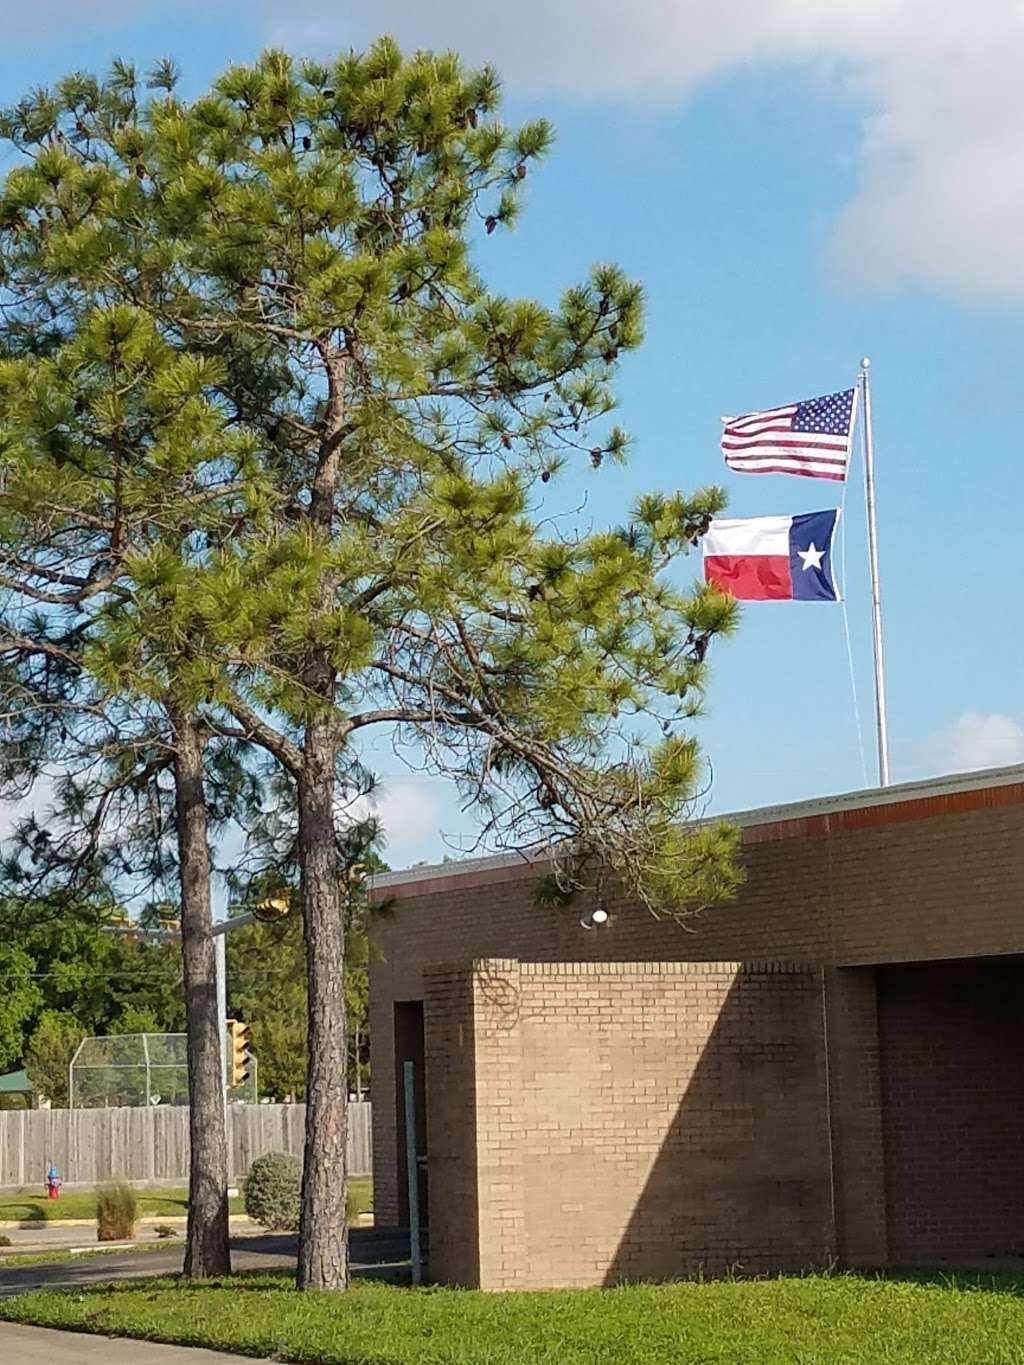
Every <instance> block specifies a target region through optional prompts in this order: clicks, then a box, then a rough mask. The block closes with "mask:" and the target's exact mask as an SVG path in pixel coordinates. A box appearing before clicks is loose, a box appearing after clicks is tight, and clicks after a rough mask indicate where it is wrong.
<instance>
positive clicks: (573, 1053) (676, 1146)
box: [427, 961, 834, 1289]
mask: <svg viewBox="0 0 1024 1365" xmlns="http://www.w3.org/2000/svg"><path fill="white" fill-rule="evenodd" d="M468 975H469V974H468V973H462V974H458V973H455V974H453V973H452V971H451V970H450V969H445V970H444V971H443V972H441V973H434V972H431V973H429V974H428V992H427V1038H428V1044H427V1053H428V1090H429V1093H430V1109H431V1113H432V1114H435V1113H436V1114H437V1115H438V1117H437V1118H436V1119H435V1118H432V1119H431V1127H430V1171H431V1193H430V1210H431V1214H430V1216H431V1237H430V1243H431V1273H432V1275H433V1276H434V1278H436V1279H439V1280H442V1281H446V1282H451V1283H461V1284H480V1285H481V1286H482V1287H484V1288H489V1289H499V1288H533V1287H550V1286H555V1285H570V1286H587V1285H599V1284H609V1283H614V1282H616V1281H618V1280H622V1279H657V1278H666V1277H671V1276H677V1275H682V1274H691V1273H694V1272H696V1271H698V1270H700V1269H702V1268H703V1269H706V1270H708V1271H711V1272H714V1271H720V1270H723V1269H725V1268H727V1267H730V1266H740V1267H742V1268H743V1269H744V1270H747V1271H759V1270H768V1269H772V1270H778V1269H785V1268H792V1269H801V1268H804V1267H806V1266H808V1265H811V1264H822V1263H823V1262H825V1261H827V1260H828V1259H829V1257H830V1256H831V1255H832V1254H833V1253H834V1239H833V1234H832V1213H831V1193H830V1183H829V1158H828V1146H829V1137H828V1124H827V1109H826V1103H825V1093H826V1084H825V1063H824V1041H823V1029H822V996H821V977H820V973H817V972H813V971H809V970H806V969H799V968H798V969H789V968H782V967H774V966H765V967H746V968H744V967H739V966H737V965H735V964H731V963H713V964H681V963H668V964H655V963H627V964H593V963H586V964H579V963H559V964H551V963H523V964H519V963H516V962H510V961H493V962H486V963H478V964H476V969H475V970H474V971H473V973H472V983H473V985H472V993H473V1002H474V1010H473V1013H474V1019H473V1022H472V1029H471V1030H470V1027H469V1026H468V1025H467V1023H466V1021H465V1011H466V999H467V993H466V982H467V978H468ZM435 1010H436V1012H437V1019H436V1024H435V1023H434V1022H432V1017H431V1016H432V1013H433V1012H434V1011H435ZM470 1035H472V1043H470V1041H469V1040H470ZM467 1050H471V1051H472V1052H473V1053H474V1057H475V1065H473V1066H472V1067H471V1066H470V1065H469V1064H468V1058H467ZM456 1072H457V1075H456V1074H454V1073H456ZM471 1074H472V1079H470V1077H471ZM440 1086H443V1089H440V1088H439V1087H440ZM470 1091H472V1103H471V1106H470V1107H471V1108H472V1117H471V1118H470V1117H469V1115H468V1112H467V1103H466V1097H467V1095H468V1094H469V1093H470ZM470 1134H471V1135H472V1136H470ZM435 1144H437V1145H435ZM471 1149H473V1150H471ZM474 1152H475V1176H476V1189H475V1191H471V1190H470V1189H469V1188H468V1186H467V1171H470V1172H472V1171H473V1169H474ZM474 1252H475V1254H474ZM474 1262H475V1264H474ZM474 1270H476V1272H477V1275H476V1277H475V1278H474V1277H473V1272H474Z"/></svg>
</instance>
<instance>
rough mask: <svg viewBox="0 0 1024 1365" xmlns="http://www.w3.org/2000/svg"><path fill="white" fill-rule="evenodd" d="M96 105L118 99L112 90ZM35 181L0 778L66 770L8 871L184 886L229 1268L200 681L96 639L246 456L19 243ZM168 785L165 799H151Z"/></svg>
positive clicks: (14, 318)
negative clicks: (153, 552) (47, 818)
mask: <svg viewBox="0 0 1024 1365" xmlns="http://www.w3.org/2000/svg"><path fill="white" fill-rule="evenodd" d="M105 98H106V99H107V100H108V101H113V102H114V107H117V106H118V103H119V100H120V96H119V95H118V94H117V92H116V91H115V92H110V91H108V92H107V93H106V95H105ZM55 145H59V144H55ZM46 167H47V160H46V156H45V155H41V156H40V157H38V158H37V160H36V163H35V165H34V167H33V168H32V169H31V170H26V171H25V172H24V174H23V175H21V178H20V179H19V173H15V174H13V175H12V176H11V177H9V179H8V182H7V184H6V185H5V187H4V188H5V193H4V198H3V200H2V203H0V220H6V226H7V231H6V233H2V234H0V269H2V271H3V277H4V280H5V282H6V295H7V303H6V309H5V315H4V327H3V331H2V336H0V340H2V343H3V351H4V352H5V353H6V354H5V356H4V358H3V359H2V360H0V404H2V411H3V417H2V419H0V473H2V477H3V484H4V492H3V499H2V503H0V583H2V585H3V587H4V588H5V589H6V592H5V595H4V599H3V604H2V607H0V664H2V675H0V693H2V695H3V697H4V700H5V703H6V705H5V714H6V716H7V723H8V738H9V741H10V742H9V744H8V746H7V748H6V749H5V752H4V755H3V762H2V770H3V777H4V778H5V779H6V781H7V782H11V781H17V780H19V779H21V778H23V777H24V776H25V775H26V774H27V775H29V776H32V775H38V772H39V771H40V769H41V767H42V766H43V765H44V764H45V763H46V762H47V761H49V762H50V763H51V764H54V765H55V766H56V767H57V768H58V769H61V770H62V773H63V775H62V778H61V781H60V782H59V784H58V787H57V798H56V803H55V804H56V806H57V808H58V810H57V815H56V818H55V820H54V821H52V822H48V823H47V824H46V825H43V824H40V822H39V821H38V820H36V819H34V818H29V819H28V820H26V821H25V822H24V823H23V827H22V830H21V832H20V840H21V845H22V852H23V854H24V855H25V857H24V858H23V859H21V860H19V859H17V858H15V859H14V860H12V861H11V863H10V864H9V866H8V869H7V871H8V884H9V885H14V886H15V887H17V888H18V889H20V891H21V892H22V894H27V895H28V896H29V897H32V896H34V895H38V894H39V893H40V892H42V891H43V890H44V889H52V888H53V887H55V886H60V887H61V888H63V889H64V890H65V891H75V892H76V893H78V894H80V895H84V896H86V897H90V896H94V895H96V894H97V893H102V892H103V891H104V890H105V891H106V893H107V896H108V901H109V903H114V902H116V901H117V900H118V899H119V898H120V895H121V893H122V891H123V886H122V883H123V882H124V881H125V880H129V879H131V878H133V877H135V876H137V875H139V874H141V875H142V876H143V877H144V878H148V879H149V880H150V881H151V882H152V883H161V882H163V881H165V879H166V877H167V876H168V874H169V873H170V872H171V870H172V869H173V870H174V871H175V873H176V875H177V877H178V879H179V880H180V887H181V897H180V899H181V917H182V928H183V933H182V960H183V970H184V986H185V995H186V1001H187V1022H188V1040H189V1081H190V1096H191V1103H190V1139H191V1153H192V1169H191V1177H190V1187H191V1198H190V1203H189V1227H188V1235H187V1242H186V1257H185V1268H186V1273H188V1274H191V1275H197V1276H201V1275H207V1274H223V1273H226V1271H227V1270H228V1269H229V1268H230V1259H229V1244H228V1222H227V1146H226V1138H225V1128H224V1122H225V1120H224V1112H223V1097H222V1080H221V1076H222V1070H221V1047H222V1043H221V1034H222V1025H221V1021H220V1020H219V1018H218V1013H217V995H216V988H215V969H214V951H213V941H212V938H211V934H210V929H211V925H212V914H211V902H210V852H209V843H208V826H209V820H208V812H207V796H206V791H205V787H204V749H205V747H206V746H207V745H208V744H209V742H210V741H211V739H212V738H213V736H212V735H211V733H210V731H209V730H208V728H207V727H205V726H204V724H203V720H202V717H201V716H200V714H199V712H198V699H199V697H200V696H201V695H202V694H203V692H204V687H203V686H202V685H201V686H200V687H199V689H198V691H197V687H196V680H195V676H194V675H195V668H196V665H195V662H194V660H193V659H192V658H191V657H190V654H189V650H188V642H187V640H181V641H179V648H178V651H177V653H176V654H175V655H166V654H163V653H159V654H157V655H154V654H153V653H152V652H151V651H150V650H149V649H148V646H147V642H146V640H145V639H144V638H142V637H141V636H139V635H137V634H136V635H133V634H131V632H130V631H126V630H124V629H123V628H122V629H120V630H119V631H118V632H116V634H115V635H114V636H113V637H110V638H108V636H107V635H105V634H104V630H103V626H104V621H105V619H106V613H107V612H109V610H110V607H111V604H113V603H118V602H124V601H125V600H130V597H131V593H132V590H133V589H132V580H131V565H132V562H133V557H137V556H138V555H140V554H144V553H145V552H146V550H147V548H148V547H149V546H150V545H151V544H153V543H154V542H159V543H161V544H162V545H164V546H166V547H170V546H176V547H177V549H178V552H179V553H180V554H182V555H184V554H185V553H186V547H191V546H197V547H198V546H201V545H202V544H203V543H204V541H205V540H206V539H207V538H208V537H210V536H215V535H218V534H223V531H224V527H225V525H228V526H230V525H231V524H233V522H234V519H235V518H236V517H237V515H238V509H239V506H240V505H244V497H243V494H242V493H241V491H240V490H241V489H242V487H243V483H244V478H245V473H246V464H247V459H248V455H249V445H248V443H247V441H246V439H245V438H244V437H239V436H237V435H236V434H234V433H232V432H230V431H229V430H227V424H226V421H225V418H224V416H223V414H222V413H221V412H220V410H219V409H218V408H217V406H216V405H214V404H212V403H211V402H210V401H209V400H208V399H207V398H206V397H205V396H204V395H205V393H206V391H207V390H208V389H209V388H210V387H211V380H212V378H213V374H212V370H211V366H215V362H214V361H211V360H206V359H203V358H199V357H194V356H191V355H188V354H184V353H182V352H181V351H180V350H175V348H174V347H173V346H172V345H170V344H169V342H168V341H167V340H166V339H165V338H162V337H161V336H160V334H159V330H158V328H157V326H156V325H155V323H154V320H153V319H152V317H150V316H149V315H148V314H147V313H145V312H143V311H141V310H139V309H137V308H134V307H133V306H131V304H127V303H116V302H115V303H111V302H109V301H108V300H107V299H105V298H104V297H103V295H102V292H101V291H98V290H95V289H92V290H91V289H88V288H81V289H76V288H71V289H66V290H62V287H61V282H60V280H59V276H55V275H54V272H53V268H52V263H51V262H50V260H49V257H48V252H49V250H50V248H51V247H52V246H53V245H54V237H56V234H54V237H51V236H50V234H49V231H48V230H47V231H42V230H41V237H40V239H39V241H37V242H36V244H35V246H34V247H28V248H26V246H25V240H24V237H23V234H22V233H21V232H20V231H19V230H17V227H16V222H17V219H16V220H15V223H14V224H12V223H11V221H10V220H11V217H12V212H14V211H12V207H11V206H12V203H14V202H16V201H17V199H18V196H19V194H20V193H21V192H23V191H24V189H25V188H26V186H28V185H31V184H32V183H33V180H34V178H35V177H38V178H39V181H38V183H39V184H40V185H46V186H52V184H53V180H52V175H50V173H49V172H48V170H47V169H46ZM42 221H46V220H45V219H43V220H42ZM71 235H73V234H71ZM55 279H56V280H57V282H56V283H54V280H55ZM122 626H123V621H122ZM204 676H205V675H204ZM168 775H173V785H172V787H171V788H170V789H168V787H167V785H166V784H164V785H161V779H162V778H166V777H167V776H168ZM169 797H171V798H172V800H171V801H170V802H169V800H168V798H169ZM170 818H173V822H174V826H175V827H176V833H177V857H176V861H175V860H173V859H172V858H171V856H170V855H169V851H168V848H167V833H168V829H167V825H168V820H169V819H170ZM51 824H52V826H53V827H52V828H51ZM112 831H113V833H112Z"/></svg>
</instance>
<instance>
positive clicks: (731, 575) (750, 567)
mask: <svg viewBox="0 0 1024 1365" xmlns="http://www.w3.org/2000/svg"><path fill="white" fill-rule="evenodd" d="M704 577H705V579H706V580H707V581H708V582H709V583H714V584H715V586H716V587H719V588H721V590H722V591H723V592H731V593H732V595H733V597H738V598H740V600H741V601H744V602H790V601H792V599H793V577H792V574H791V573H790V567H789V559H788V557H787V556H786V555H707V556H706V557H705V559H704Z"/></svg>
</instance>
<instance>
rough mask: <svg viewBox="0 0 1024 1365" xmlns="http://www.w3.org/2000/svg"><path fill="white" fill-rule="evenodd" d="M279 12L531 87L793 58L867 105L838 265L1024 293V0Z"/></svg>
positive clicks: (312, 27) (661, 77)
mask: <svg viewBox="0 0 1024 1365" xmlns="http://www.w3.org/2000/svg"><path fill="white" fill-rule="evenodd" d="M266 15H267V20H266V23H267V31H268V35H269V37H270V38H271V39H272V40H273V41H276V42H280V43H282V44H284V45H286V46H288V47H290V48H291V49H293V50H295V49H297V48H304V49H306V50H312V49H324V48H331V47H342V46H347V45H349V44H352V45H356V46H359V45H363V44H365V43H366V42H368V41H370V40H371V39H372V38H374V37H375V36H376V35H377V34H378V33H380V32H382V31H386V30H390V31H392V32H394V33H395V34H396V36H397V37H398V38H399V40H400V41H401V42H403V43H404V44H405V45H406V46H408V47H415V46H430V47H444V46H452V47H456V48H458V49H459V50H460V51H461V52H462V53H463V54H464V55H465V56H466V57H467V58H468V59H470V60H473V61H480V60H484V59H488V60H493V61H494V62H495V63H496V64H497V66H498V68H499V70H500V71H501V72H502V74H503V76H504V77H505V78H506V80H507V81H508V83H509V84H510V85H512V86H515V87H518V88H520V89H529V90H534V91H544V92H547V91H551V92H566V93H569V94H574V95H579V96H584V97H589V98H595V99H607V98H621V97H627V98H633V99H641V100H649V99H652V98H653V99H665V98H683V97H685V96H686V95H688V94H689V93H691V92H692V91H693V90H695V89H696V88H697V87H698V86H700V85H702V84H704V83H706V82H708V81H711V80H715V79H718V78H721V77H723V76H728V75H731V74H735V73H737V72H739V71H741V70H742V69H743V68H745V67H747V66H751V65H765V64H773V65H779V64H787V63H788V64H794V65H796V66H799V67H801V68H803V69H805V70H809V71H811V72H813V73H814V74H815V75H816V76H818V77H819V78H821V79H824V80H826V81H828V82H830V83H831V84H832V85H833V86H834V88H835V89H836V91H837V94H839V95H840V96H842V97H844V98H845V97H849V96H850V95H851V94H852V95H855V96H856V97H857V98H858V99H859V100H861V101H862V102H863V104H864V107H865V109H866V110H867V114H866V118H865V125H864V137H863V147H862V159H861V166H860V175H859V179H858V184H857V187H856V189H855V191H854V195H853V198H852V199H851V201H850V202H849V203H848V204H847V205H846V207H845V209H844V211H843V212H842V214H841V216H840V218H839V221H838V223H837V224H836V231H835V235H834V239H833V244H832V258H833V260H834V262H835V263H836V264H837V266H838V267H839V268H840V269H841V270H842V271H843V273H844V274H846V275H847V276H849V277H850V278H851V279H853V280H858V279H866V280H868V281H869V282H872V283H875V284H878V285H888V284H893V283H898V282H900V281H904V280H907V281H914V282H917V283H921V284H924V285H927V286H929V287H932V288H936V289H938V290H940V291H943V292H946V293H949V294H953V295H955V296H959V297H964V298H970V299H980V300H987V299H1002V298H1006V297H1008V296H1009V297H1015V298H1019V297H1024V234H1021V232H1020V230H1019V224H1020V222H1021V219H1022V217H1024V158H1021V157H1020V155H1019V148H1020V146H1021V145H1022V142H1024V81H1021V79H1020V70H1021V67H1022V63H1024V5H1022V3H1021V0H973V3H971V4H958V3H954V0H828V3H824V0H717V3H708V0H632V3H631V4H625V3H623V0H588V3H587V4H586V6H583V5H581V4H580V3H579V0H519V2H518V3H515V4H512V3H509V0H433V2H432V3H430V4H424V3H423V0H377V3H376V4H374V5H372V6H370V5H365V4H357V3H353V2H352V0H291V3H290V4H289V5H288V6H287V7H281V6H279V5H273V6H271V5H270V4H269V0H267V2H266ZM780 79H785V73H782V74H780Z"/></svg>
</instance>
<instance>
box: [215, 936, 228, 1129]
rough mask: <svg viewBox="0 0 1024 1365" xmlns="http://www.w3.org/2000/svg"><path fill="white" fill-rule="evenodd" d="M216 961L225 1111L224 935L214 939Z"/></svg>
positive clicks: (226, 976)
mask: <svg viewBox="0 0 1024 1365" xmlns="http://www.w3.org/2000/svg"><path fill="white" fill-rule="evenodd" d="M213 952H214V961H215V963H216V970H217V1020H218V1022H219V1025H220V1027H219V1029H218V1030H217V1034H218V1037H219V1038H220V1077H221V1089H222V1092H223V1095H224V1109H225V1112H226V1111H227V1107H228V1058H227V1042H226V1030H227V1026H228V1022H227V1021H228V955H227V940H226V939H225V937H224V934H223V933H220V934H215V935H214V939H213Z"/></svg>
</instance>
